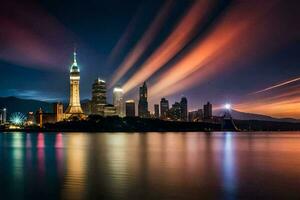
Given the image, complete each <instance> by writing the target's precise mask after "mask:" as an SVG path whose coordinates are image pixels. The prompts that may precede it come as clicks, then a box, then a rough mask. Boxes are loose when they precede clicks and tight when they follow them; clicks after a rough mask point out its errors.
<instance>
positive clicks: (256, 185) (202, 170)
mask: <svg viewBox="0 0 300 200" xmlns="http://www.w3.org/2000/svg"><path fill="white" fill-rule="evenodd" d="M0 177H1V179H0V192H1V195H2V196H1V197H3V199H22V198H23V199H58V198H62V199H100V198H103V199H200V198H202V199H275V198H281V199H283V198H285V199H297V198H298V197H300V195H299V193H298V186H299V185H300V134H299V133H281V134H278V133H277V134H268V133H259V134H254V133H252V134H251V133H249V134H242V133H230V132H226V133H98V134H96V133H34V134H29V133H1V134H0ZM287 186H288V187H287ZM1 199H2V198H1Z"/></svg>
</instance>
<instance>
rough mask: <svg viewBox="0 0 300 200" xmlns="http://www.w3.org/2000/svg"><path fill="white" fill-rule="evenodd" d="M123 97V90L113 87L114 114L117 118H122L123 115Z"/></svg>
mask: <svg viewBox="0 0 300 200" xmlns="http://www.w3.org/2000/svg"><path fill="white" fill-rule="evenodd" d="M123 96H124V92H123V89H122V88H120V87H115V88H114V90H113V104H114V106H115V107H116V112H117V115H118V116H119V117H124V115H125V108H124V99H123Z"/></svg>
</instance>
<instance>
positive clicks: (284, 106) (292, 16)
mask: <svg viewBox="0 0 300 200" xmlns="http://www.w3.org/2000/svg"><path fill="white" fill-rule="evenodd" d="M299 9H300V3H299V1H298V0H282V1H280V0H272V1H271V0H270V1H261V0H251V1H246V0H240V1H238V0H237V1H233V0H232V1H229V0H228V1H226V0H215V1H213V0H198V1H192V0H173V1H172V0H165V1H163V0H161V1H159V0H145V1H141V0H127V1H125V0H109V1H104V0H85V1H83V0H82V1H81V0H76V1H74V0H72V1H71V0H47V1H46V0H43V1H37V0H36V1H30V0H27V1H14V0H4V1H1V6H0V70H1V73H0V80H1V82H0V83H1V84H0V96H17V97H21V98H27V99H38V100H45V101H58V100H60V101H67V100H68V97H69V75H68V71H69V66H70V65H71V63H72V53H73V49H74V45H75V46H76V48H77V54H78V64H79V66H80V70H81V83H80V84H81V85H80V89H81V99H87V98H90V97H91V85H92V83H93V81H94V80H95V79H96V78H97V77H98V76H99V77H100V78H101V79H104V80H106V81H107V84H108V87H109V88H110V89H109V91H108V95H109V99H111V88H112V87H114V86H116V85H120V86H122V87H123V88H124V90H125V91H126V99H127V98H134V99H137V96H138V87H139V86H140V85H141V84H142V82H143V81H145V80H146V81H147V83H148V86H149V98H150V99H149V101H150V109H151V110H153V108H152V107H153V104H154V103H158V101H159V99H160V98H161V97H167V98H168V99H169V100H170V103H171V104H172V103H174V101H175V100H176V101H179V100H180V98H181V96H182V95H184V96H186V97H187V98H188V101H189V109H190V110H193V109H196V108H200V107H202V104H204V103H206V101H211V102H212V103H213V104H214V105H215V107H216V106H219V105H222V104H224V103H226V102H229V103H232V105H233V108H234V109H237V110H240V111H244V112H254V113H261V114H268V115H271V116H275V117H296V118H300V79H298V78H299V77H300V66H299V65H300V54H299V53H300V27H299V20H300V14H299Z"/></svg>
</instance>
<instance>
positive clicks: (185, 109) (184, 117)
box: [180, 97, 188, 121]
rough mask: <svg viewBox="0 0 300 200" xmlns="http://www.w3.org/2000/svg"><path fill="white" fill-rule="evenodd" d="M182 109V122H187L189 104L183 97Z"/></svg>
mask: <svg viewBox="0 0 300 200" xmlns="http://www.w3.org/2000/svg"><path fill="white" fill-rule="evenodd" d="M180 109H181V117H180V118H181V121H187V117H188V103H187V98H186V97H182V98H181V101H180Z"/></svg>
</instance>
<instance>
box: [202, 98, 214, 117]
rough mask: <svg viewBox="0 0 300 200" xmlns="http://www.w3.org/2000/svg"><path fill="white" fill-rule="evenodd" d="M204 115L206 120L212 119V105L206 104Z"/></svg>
mask: <svg viewBox="0 0 300 200" xmlns="http://www.w3.org/2000/svg"><path fill="white" fill-rule="evenodd" d="M203 115H204V119H206V120H209V119H212V104H211V103H209V102H207V104H205V105H204V106H203Z"/></svg>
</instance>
